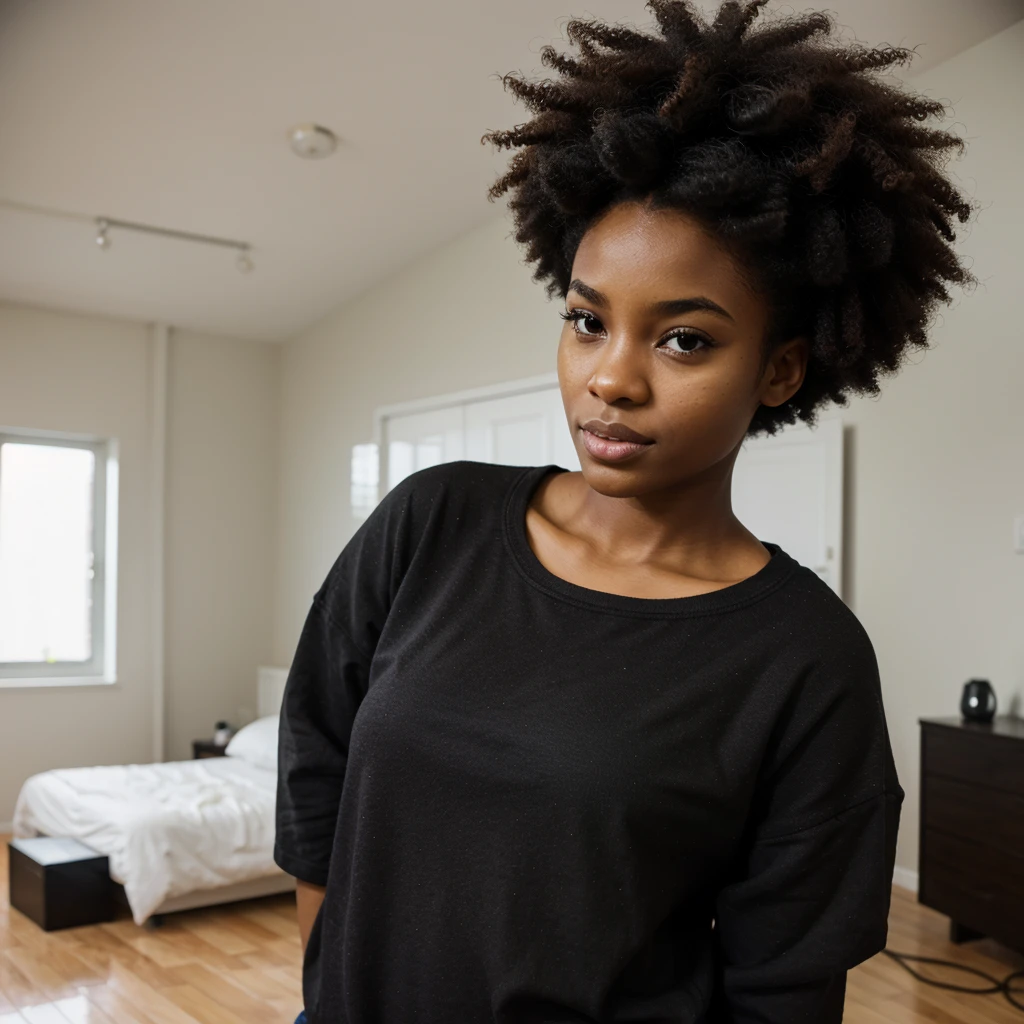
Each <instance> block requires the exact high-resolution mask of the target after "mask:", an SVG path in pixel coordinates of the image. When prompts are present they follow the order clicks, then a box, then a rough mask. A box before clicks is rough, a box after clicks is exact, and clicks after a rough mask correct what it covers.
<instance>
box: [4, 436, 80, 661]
mask: <svg viewBox="0 0 1024 1024" xmlns="http://www.w3.org/2000/svg"><path fill="white" fill-rule="evenodd" d="M95 478H96V455H95V453H94V452H92V451H90V450H89V449H88V448H58V447H57V446H56V445H41V444H11V443H9V442H8V443H6V444H3V445H0V661H36V662H39V661H42V662H51V663H52V662H58V661H79V662H83V661H89V659H90V658H91V657H92V626H91V621H92V580H93V576H94V572H93V562H94V557H95V553H94V551H93V522H92V518H93V516H92V511H93V505H94V496H93V487H94V486H95Z"/></svg>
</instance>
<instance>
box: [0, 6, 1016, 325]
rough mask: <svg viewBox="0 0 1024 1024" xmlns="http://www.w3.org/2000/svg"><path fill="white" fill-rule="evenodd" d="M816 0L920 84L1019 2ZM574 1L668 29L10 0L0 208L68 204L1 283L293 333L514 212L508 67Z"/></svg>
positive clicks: (19, 217) (488, 12) (335, 10)
mask: <svg viewBox="0 0 1024 1024" xmlns="http://www.w3.org/2000/svg"><path fill="white" fill-rule="evenodd" d="M705 6H706V8H707V9H713V8H714V7H715V6H717V5H716V4H712V3H710V2H709V3H707V4H706V5H705ZM816 6H820V7H826V9H828V10H832V11H834V12H835V13H836V15H837V17H838V20H839V22H840V24H841V25H843V26H844V27H845V28H844V32H843V36H844V38H847V39H858V40H861V41H863V42H866V43H870V44H878V43H882V42H886V43H891V44H896V45H903V46H917V47H918V54H919V56H918V57H917V58H916V59H915V61H914V63H913V66H912V67H911V69H910V72H909V74H908V77H909V78H911V79H912V78H913V75H914V74H918V73H920V72H921V71H922V70H925V69H926V68H928V67H931V66H933V65H935V64H937V63H939V62H941V61H942V60H944V59H946V58H948V57H950V56H952V55H953V54H955V53H957V52H959V51H960V50H963V49H966V48H967V47H969V46H972V45H974V44H975V43H978V42H980V41H982V40H983V39H985V38H987V37H988V36H990V35H993V34H994V33H996V32H998V31H1000V30H1001V29H1003V28H1006V27H1007V26H1009V25H1010V24H1012V23H1013V22H1014V21H1016V20H1017V19H1019V18H1021V17H1024V0H832V2H831V3H828V4H809V5H800V4H773V5H772V7H771V8H769V9H770V10H782V11H792V10H794V9H795V10H804V9H807V8H812V7H816ZM573 15H583V16H593V17H598V18H601V19H603V20H607V21H622V22H628V23H632V24H640V25H649V24H650V23H651V19H650V16H649V13H648V12H647V11H646V9H645V8H644V6H643V2H642V0H587V2H586V3H585V4H582V3H578V2H577V0H502V2H500V3H498V2H496V0H438V2H435V3H429V4H428V3H425V2H423V0H392V2H391V3H357V2H355V0H262V2H259V3H256V2H253V0H173V2H167V0H46V2H40V0H0V139H2V140H3V141H2V144H0V200H3V201H6V202H8V203H12V202H13V203H16V204H21V205H22V206H29V207H36V208H43V209H45V210H52V211H63V212H64V213H66V214H68V215H69V216H55V215H51V214H44V213H39V212H31V211H27V210H25V209H11V208H10V207H9V206H8V207H2V206H0V237H2V238H3V245H2V246H0V299H7V300H11V301H16V302H23V303H28V304H32V305H42V306H49V307H55V308H61V309H70V310H77V311H82V312H94V313H101V314H106V315H111V316H116V317H127V318H133V319H140V320H163V321H166V322H168V323H170V324H172V325H175V326H179V327H185V328H191V329H195V330H201V331H209V332H214V333H218V334H225V335H231V336H237V337H244V338H252V339H262V340H271V341H280V340H284V339H286V338H288V337H289V336H291V335H293V334H295V333H296V332H297V331H300V330H301V329H303V328H304V327H306V326H308V325H309V324H311V323H313V322H315V321H317V320H318V319H320V318H321V317H323V316H324V315H325V314H326V313H328V312H329V311H330V310H331V309H333V308H334V307H336V306H337V305H338V304H339V303H341V302H343V301H344V300H345V299H347V298H349V297H351V296H352V295H355V294H356V293H358V292H360V291H362V290H363V289H365V288H367V287H368V286H369V285H371V284H373V283H374V282H375V281H378V280H379V279H381V278H382V277H384V276H386V275H387V274H389V273H392V272H394V271H395V270H396V268H398V267H399V266H401V265H402V264H404V263H407V262H409V261H410V260H412V259H414V258H416V257H417V256H419V255H420V254H422V253H424V252H426V251H428V250H429V249H431V248H433V247H434V246H437V245H439V244H441V243H443V242H444V241H446V240H448V239H450V238H453V237H455V236H457V235H459V234H461V233H462V232H464V231H466V230H468V229H470V228H472V227H473V226H475V225H477V224H479V223H481V222H483V221H485V220H487V219H489V218H492V217H496V216H500V212H501V208H502V205H503V204H502V205H498V204H493V203H489V202H488V201H487V199H486V190H487V187H488V186H489V185H490V184H491V182H492V181H493V180H494V178H495V177H496V176H497V175H498V174H500V173H501V171H502V170H503V169H504V167H505V165H506V163H507V160H508V155H509V154H508V152H507V151H505V152H502V153H496V152H494V151H493V150H492V149H491V147H490V146H482V145H480V142H479V139H480V136H481V135H482V134H483V133H484V132H485V131H487V130H488V129H492V128H507V127H511V126H512V125H513V124H516V123H518V122H521V121H524V120H526V119H527V117H528V116H529V114H528V112H527V111H526V110H525V108H523V107H522V106H521V105H519V104H516V103H514V102H513V100H512V98H511V96H509V95H508V94H506V93H505V92H504V91H503V89H502V88H501V84H500V82H499V81H498V78H497V76H498V75H500V74H501V73H504V72H507V71H513V70H518V71H522V72H524V73H525V74H528V75H534V74H537V75H540V74H544V75H547V74H550V72H548V71H547V70H546V69H543V68H542V67H541V65H540V62H539V59H538V56H537V54H538V50H539V49H540V47H541V46H542V45H543V44H544V43H547V42H555V43H556V44H557V43H558V41H559V39H561V38H562V30H563V27H564V25H565V22H566V21H567V20H568V18H569V17H570V16H573ZM950 99H952V100H953V101H954V102H955V99H956V98H955V97H951V98H950ZM304 121H314V122H318V123H320V124H324V125H327V126H328V127H330V128H331V129H332V130H333V131H335V132H336V133H337V134H338V136H339V137H340V140H341V144H340V146H339V148H338V150H337V152H336V153H335V154H334V155H333V156H332V157H330V158H329V159H326V160H319V161H307V160H300V159H299V158H298V157H296V156H294V155H293V154H292V152H291V151H290V149H289V146H288V132H289V129H290V128H291V127H292V126H294V125H296V124H298V123H300V122H304ZM74 215H77V218H78V219H75V216H74ZM98 216H107V217H111V218H117V219H121V220H130V221H141V222H144V223H148V224H153V225H158V226H161V227H165V228H171V229H175V230H179V231H189V232H196V233H199V234H205V235H216V236H221V237H226V238H230V239H237V240H240V241H245V242H249V243H251V244H252V246H253V250H252V255H253V261H254V263H255V270H254V271H253V272H251V273H249V274H242V273H240V272H239V271H238V270H237V269H236V266H235V259H234V254H233V253H232V252H230V251H229V250H226V249H219V248H215V247H212V246H200V245H195V244H191V243H187V242H182V241H178V240H175V239H170V238H158V237H151V236H148V235H140V234H136V233H128V232H118V231H112V232H111V235H110V237H111V242H112V244H111V246H110V248H109V249H107V250H105V251H104V250H101V249H99V248H98V247H97V246H96V245H95V244H94V238H95V234H96V231H95V225H94V223H93V219H94V218H96V217H98ZM508 244H509V245H513V244H514V242H513V241H512V240H511V238H510V239H509V243H508ZM524 272H525V270H524Z"/></svg>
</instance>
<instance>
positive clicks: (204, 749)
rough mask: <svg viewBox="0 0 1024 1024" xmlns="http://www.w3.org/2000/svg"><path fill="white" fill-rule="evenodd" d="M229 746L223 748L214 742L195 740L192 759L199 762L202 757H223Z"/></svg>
mask: <svg viewBox="0 0 1024 1024" xmlns="http://www.w3.org/2000/svg"><path fill="white" fill-rule="evenodd" d="M227 749H228V748H227V744H225V745H224V746H221V745H220V744H219V743H214V742H213V740H193V741H192V759H193V760H198V759H199V758H201V757H223V756H224V752H225V751H226V750H227Z"/></svg>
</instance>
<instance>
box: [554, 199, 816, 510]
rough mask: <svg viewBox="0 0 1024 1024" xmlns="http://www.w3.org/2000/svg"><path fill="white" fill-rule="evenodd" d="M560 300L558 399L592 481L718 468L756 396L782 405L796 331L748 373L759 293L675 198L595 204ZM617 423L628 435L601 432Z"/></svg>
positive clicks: (799, 364)
mask: <svg viewBox="0 0 1024 1024" xmlns="http://www.w3.org/2000/svg"><path fill="white" fill-rule="evenodd" d="M565 311H566V313H568V314H569V315H570V316H571V317H572V318H573V319H570V320H567V321H566V323H565V325H564V327H563V329H562V336H561V340H560V342H559V347H558V379H559V384H560V387H561V391H562V401H563V404H564V406H565V412H566V417H567V419H568V422H569V428H570V430H571V431H572V436H573V442H574V444H575V445H576V450H577V453H578V454H579V458H580V464H581V466H582V469H583V474H584V478H585V479H586V481H587V483H588V484H589V485H590V486H591V487H593V488H594V489H595V490H597V491H599V492H600V493H602V494H606V495H611V496H617V497H631V496H638V495H642V494H650V493H652V492H655V491H662V490H666V489H670V488H673V487H675V486H678V485H681V484H684V483H685V482H687V481H692V480H695V479H696V478H698V477H702V476H704V475H705V474H711V475H713V476H714V475H720V474H723V473H724V475H726V476H727V475H728V474H729V471H730V469H731V465H732V462H733V461H734V460H735V454H736V453H737V451H738V449H739V446H740V444H741V443H742V441H743V438H744V436H745V435H746V431H747V428H748V427H749V425H750V420H751V417H752V416H753V415H754V412H755V411H756V410H757V407H758V405H759V404H760V403H761V402H764V403H765V404H767V405H780V404H782V402H784V401H786V399H787V398H789V397H790V396H791V395H792V394H794V393H795V392H796V391H797V389H798V388H799V386H800V384H801V383H802V382H803V375H804V370H805V366H806V355H805V353H806V345H805V343H804V342H803V339H794V340H793V341H792V342H787V344H786V345H784V346H782V347H781V348H780V349H778V350H776V352H775V353H774V354H773V356H772V362H771V363H769V365H768V367H767V369H766V370H765V371H764V372H763V373H762V374H759V373H758V370H759V367H760V359H761V339H762V337H763V335H764V332H765V328H766V326H767V319H768V307H767V304H766V303H765V302H764V300H763V299H761V298H760V297H758V296H756V295H755V294H753V293H752V292H751V291H750V290H749V289H748V287H747V285H746V284H745V282H744V280H743V278H742V276H741V274H740V272H739V269H738V267H737V265H736V264H735V263H734V262H733V259H732V257H731V256H729V255H728V254H727V253H726V252H725V251H724V250H723V249H722V248H720V247H719V246H718V245H717V244H716V242H715V241H714V239H713V238H712V237H711V236H710V235H708V234H707V233H706V232H705V230H704V229H703V228H702V227H701V226H700V225H699V223H698V222H697V221H695V220H694V219H693V218H691V217H689V216H688V215H686V214H684V213H682V212H680V211H677V210H651V209H650V208H648V207H646V206H644V205H641V204H640V203H636V202H627V203H621V204H618V205H616V206H614V207H612V208H611V209H610V210H609V211H608V212H607V213H605V214H604V215H603V216H602V217H601V218H600V220H598V221H597V222H596V223H595V224H594V225H592V226H591V228H590V229H589V230H588V231H587V233H586V234H585V235H584V237H583V239H582V241H581V242H580V245H579V247H578V249H577V252H576V257H575V259H574V261H573V265H572V280H571V284H570V287H569V291H568V293H567V295H566V299H565ZM602 434H604V435H606V436H605V437H602V436H601V435H602ZM616 434H618V435H620V436H625V440H614V439H612V440H609V439H607V438H608V436H611V437H612V438H614V437H615V435H616Z"/></svg>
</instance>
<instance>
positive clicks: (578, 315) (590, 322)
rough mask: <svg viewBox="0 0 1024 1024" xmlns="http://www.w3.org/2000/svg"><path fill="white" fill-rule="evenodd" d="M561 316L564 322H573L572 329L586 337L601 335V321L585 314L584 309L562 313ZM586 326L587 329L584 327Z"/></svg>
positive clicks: (589, 314)
mask: <svg viewBox="0 0 1024 1024" xmlns="http://www.w3.org/2000/svg"><path fill="white" fill-rule="evenodd" d="M559 316H561V318H562V319H563V320H568V321H571V322H572V329H573V330H574V331H575V332H576V333H577V334H582V335H583V336H584V337H590V336H592V335H595V334H600V333H601V321H600V320H598V319H597V317H596V316H593V315H592V314H591V313H585V312H584V311H583V310H582V309H573V310H570V311H569V312H568V313H560V314H559ZM584 324H585V325H586V326H585V327H584V326H583V325H584Z"/></svg>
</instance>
